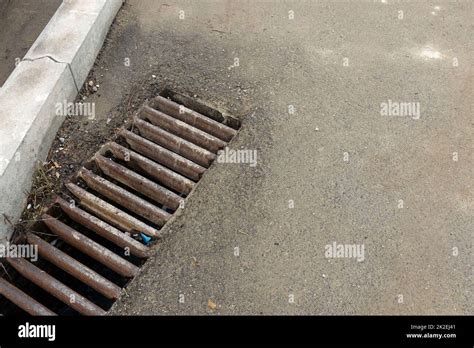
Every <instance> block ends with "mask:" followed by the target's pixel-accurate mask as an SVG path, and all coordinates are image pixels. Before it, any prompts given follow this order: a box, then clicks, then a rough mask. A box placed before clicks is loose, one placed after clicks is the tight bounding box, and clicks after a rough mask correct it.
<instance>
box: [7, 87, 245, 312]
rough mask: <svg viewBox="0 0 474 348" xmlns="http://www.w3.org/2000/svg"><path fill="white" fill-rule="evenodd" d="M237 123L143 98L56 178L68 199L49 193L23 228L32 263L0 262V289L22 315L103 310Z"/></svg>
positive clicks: (187, 102)
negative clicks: (70, 175)
mask: <svg viewBox="0 0 474 348" xmlns="http://www.w3.org/2000/svg"><path fill="white" fill-rule="evenodd" d="M229 120H230V121H229ZM238 128H239V127H238V122H237V121H236V120H235V119H226V118H224V117H223V116H222V114H220V113H219V112H218V111H217V110H215V109H212V108H209V107H208V106H206V105H204V104H201V103H199V102H196V101H195V100H193V99H192V98H189V97H187V96H184V95H181V94H177V93H173V92H171V91H169V90H165V92H164V93H163V94H162V95H159V96H157V97H155V98H153V99H152V100H150V101H148V102H147V103H146V104H145V105H143V106H142V107H141V108H140V110H139V111H138V112H137V113H136V114H135V116H134V117H133V122H132V125H131V126H129V127H128V128H122V129H121V130H120V131H119V133H118V137H117V139H115V140H114V141H112V142H109V143H106V144H105V145H103V146H102V147H101V148H100V149H99V151H98V152H97V153H96V154H95V155H94V156H93V158H92V159H91V160H90V161H88V162H87V163H85V164H84V166H83V167H82V168H81V169H80V170H79V171H78V173H77V175H76V178H75V179H76V180H74V182H69V183H66V187H67V189H68V190H69V192H70V193H71V195H72V196H71V197H72V198H73V199H71V197H69V198H68V200H66V199H65V198H61V197H59V196H58V197H56V199H55V201H54V204H53V205H52V206H51V207H50V208H49V209H48V210H47V211H46V212H45V213H44V214H43V215H42V216H41V220H40V221H38V222H37V223H36V224H35V225H34V228H32V229H31V230H32V231H33V230H34V231H42V232H41V233H39V234H37V233H35V232H31V231H27V232H26V238H25V239H26V243H27V244H30V245H34V246H36V247H37V250H38V254H39V256H40V258H39V260H38V261H37V262H35V264H33V262H31V260H28V259H25V258H5V260H6V263H7V264H8V266H9V269H10V270H11V271H12V272H14V276H13V277H11V279H12V280H11V281H10V282H9V281H7V280H6V279H5V277H4V278H0V294H1V295H3V297H4V298H6V299H8V300H9V301H8V303H9V304H11V303H13V304H14V305H15V306H13V307H14V308H15V309H18V308H20V309H22V310H23V311H26V312H27V313H29V314H31V315H55V314H60V315H61V314H82V315H104V314H106V312H107V310H108V309H109V308H110V306H111V305H112V304H113V302H114V301H115V300H116V299H117V298H119V297H120V295H121V293H122V288H123V287H125V286H126V284H127V283H128V282H129V281H130V280H131V279H132V278H133V277H135V276H136V275H137V274H138V273H139V270H140V266H141V265H142V264H143V262H144V260H146V259H147V258H148V257H150V256H151V255H152V249H151V248H150V247H149V245H148V243H149V240H150V238H159V237H161V236H162V234H161V230H162V228H163V226H164V225H165V224H166V223H167V222H168V221H169V220H170V219H171V217H172V216H173V214H174V212H176V211H177V210H178V209H179V208H180V207H183V203H184V201H185V200H186V198H187V197H189V195H190V193H191V192H192V190H193V189H194V187H195V186H196V184H197V183H198V182H199V180H200V179H201V177H202V175H203V173H204V172H205V171H206V170H207V169H208V168H209V167H210V165H211V164H212V162H213V161H214V160H215V158H216V156H217V152H218V151H219V150H220V149H222V148H224V147H225V146H226V145H227V144H228V142H229V141H231V140H232V138H233V137H234V136H235V135H236V134H237V129H238ZM75 201H77V202H79V205H78V206H76V205H75ZM40 235H42V236H46V238H42V237H41V236H40ZM4 314H5V313H4Z"/></svg>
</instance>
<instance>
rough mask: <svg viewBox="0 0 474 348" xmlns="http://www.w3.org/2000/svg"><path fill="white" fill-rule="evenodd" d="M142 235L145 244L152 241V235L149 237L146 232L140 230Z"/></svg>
mask: <svg viewBox="0 0 474 348" xmlns="http://www.w3.org/2000/svg"><path fill="white" fill-rule="evenodd" d="M140 237H142V240H143V241H144V242H145V244H148V243H150V241H151V237H148V236H147V235H146V234H144V233H142V232H140Z"/></svg>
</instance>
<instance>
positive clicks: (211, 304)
mask: <svg viewBox="0 0 474 348" xmlns="http://www.w3.org/2000/svg"><path fill="white" fill-rule="evenodd" d="M207 306H208V307H209V308H210V309H212V310H214V309H216V308H217V304H216V303H215V302H213V301H212V300H211V299H209V300H207Z"/></svg>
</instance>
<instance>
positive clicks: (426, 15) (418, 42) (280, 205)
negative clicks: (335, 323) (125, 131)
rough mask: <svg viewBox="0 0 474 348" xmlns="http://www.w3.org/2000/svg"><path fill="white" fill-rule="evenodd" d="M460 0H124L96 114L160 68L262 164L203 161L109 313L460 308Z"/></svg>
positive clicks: (464, 180) (469, 155)
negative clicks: (224, 119)
mask: <svg viewBox="0 0 474 348" xmlns="http://www.w3.org/2000/svg"><path fill="white" fill-rule="evenodd" d="M472 6H473V5H472V2H471V1H457V2H454V1H410V2H405V1H390V0H386V1H234V0H232V1H199V2H198V1H174V0H166V1H154V0H153V1H152V0H148V1H143V0H139V1H138V0H130V1H127V2H126V4H125V5H124V7H123V8H122V10H121V11H120V13H119V14H118V16H117V19H116V21H115V23H114V25H113V26H112V29H111V32H110V35H109V37H108V39H107V43H106V45H105V48H104V50H103V52H102V54H101V56H100V58H99V59H98V61H97V64H96V71H95V73H96V76H98V79H99V80H100V85H101V89H100V91H101V96H100V98H99V97H97V99H96V100H95V101H96V103H97V113H98V115H99V116H98V119H97V122H102V121H103V122H105V119H106V117H107V114H108V112H109V110H111V109H112V108H113V107H114V106H115V105H117V104H118V103H120V102H121V100H122V99H123V98H124V97H125V96H126V95H128V94H129V93H130V90H131V89H132V86H137V83H138V88H140V86H142V87H143V81H145V80H146V81H147V83H152V82H153V81H156V83H157V84H168V85H170V86H172V87H173V88H175V89H178V90H179V91H180V92H186V93H188V94H191V95H194V94H196V95H197V96H198V97H199V98H200V99H202V100H206V101H208V102H209V103H211V104H213V105H217V106H218V107H222V108H224V107H225V108H227V109H229V110H230V111H231V113H233V114H234V115H235V116H236V117H239V118H241V119H242V120H243V126H242V128H241V131H240V133H239V135H238V136H237V138H236V139H234V141H233V142H232V143H231V145H230V148H231V149H235V150H239V149H240V150H252V151H253V150H256V151H257V152H256V153H257V165H256V166H254V167H252V166H250V164H249V163H247V164H234V163H218V164H216V165H214V166H213V167H212V168H211V169H210V171H209V172H208V173H206V175H205V177H204V178H203V180H202V181H201V184H200V185H199V187H198V189H197V190H196V192H195V193H194V195H193V196H192V197H191V198H190V199H189V201H188V202H187V206H186V208H185V209H184V210H183V211H182V213H181V214H180V215H179V216H178V217H177V218H176V219H175V220H174V221H173V222H172V223H171V224H169V225H168V226H167V232H168V235H167V236H166V237H165V238H164V239H163V240H162V241H161V242H160V243H159V244H158V245H157V255H156V257H154V258H152V259H150V260H149V262H148V263H147V265H146V266H145V267H144V269H143V271H142V273H141V274H140V275H139V276H138V277H137V278H136V279H134V280H133V282H132V283H131V285H130V286H129V287H128V288H127V295H126V296H124V297H123V298H122V299H121V300H120V301H118V302H117V303H116V304H115V305H114V307H113V310H112V313H114V314H204V313H216V314H260V313H263V314H472V313H473V303H474V301H473V297H472V273H471V272H472V239H473V238H472V237H473V228H474V224H473V216H474V199H473V187H472V183H473V180H472V168H473V141H472V140H473V138H472V135H473V108H472V106H473V105H472V100H473V97H472V96H473V72H472V52H473V39H472V33H473V32H474V28H473V23H474V20H473V19H474V18H473V14H474V11H473V8H472ZM150 81H151V82H150ZM140 83H141V84H140ZM101 117H103V119H101ZM104 124H105V123H104ZM341 248H342V249H341ZM351 251H354V253H352V252H351ZM333 256H335V257H333Z"/></svg>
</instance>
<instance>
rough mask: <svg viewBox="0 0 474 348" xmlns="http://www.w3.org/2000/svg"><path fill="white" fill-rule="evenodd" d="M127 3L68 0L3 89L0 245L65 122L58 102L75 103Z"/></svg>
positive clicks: (0, 99)
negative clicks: (37, 169)
mask: <svg viewBox="0 0 474 348" xmlns="http://www.w3.org/2000/svg"><path fill="white" fill-rule="evenodd" d="M121 6H122V0H88V1H80V0H65V1H64V2H63V3H62V4H61V5H60V6H59V8H58V10H57V11H56V13H55V14H54V16H53V17H52V18H51V20H50V21H49V23H48V24H47V26H46V27H45V28H44V30H43V31H42V33H41V34H40V36H39V37H38V39H37V40H36V41H35V43H34V44H33V46H32V47H31V48H30V50H29V51H28V53H27V54H26V56H25V57H24V58H23V60H22V61H21V62H20V63H19V64H18V66H17V67H16V68H15V70H14V71H13V73H12V74H11V75H10V77H9V78H8V79H7V81H6V82H5V84H4V85H3V87H2V88H1V89H0V106H1V108H0V192H1V195H0V215H1V216H0V243H4V242H5V241H6V240H7V239H8V237H9V235H10V233H11V231H12V228H11V226H10V225H9V224H8V222H6V221H4V218H3V214H5V215H6V216H8V218H9V219H10V220H11V221H12V222H16V221H17V220H18V218H19V217H20V214H21V211H22V209H23V208H24V206H25V203H26V198H27V194H26V192H27V191H28V190H29V189H30V187H31V183H32V174H33V172H34V169H35V163H36V161H38V160H44V159H45V158H46V156H47V153H48V150H49V148H50V146H51V144H52V141H53V139H54V136H55V134H56V132H57V130H58V128H59V127H60V126H61V124H62V122H63V121H64V116H57V115H56V106H57V105H58V103H61V104H62V103H64V101H66V102H71V101H73V100H74V99H75V97H76V95H77V93H78V90H79V88H80V86H82V84H83V83H84V81H85V79H86V77H87V74H88V73H89V70H90V69H91V67H92V65H93V63H94V61H95V58H96V56H97V54H98V52H99V50H100V48H101V47H102V45H103V42H104V39H105V36H106V35H107V32H108V29H109V27H110V25H111V23H112V21H113V19H114V17H115V15H116V14H117V12H118V10H119V9H120V7H121Z"/></svg>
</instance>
